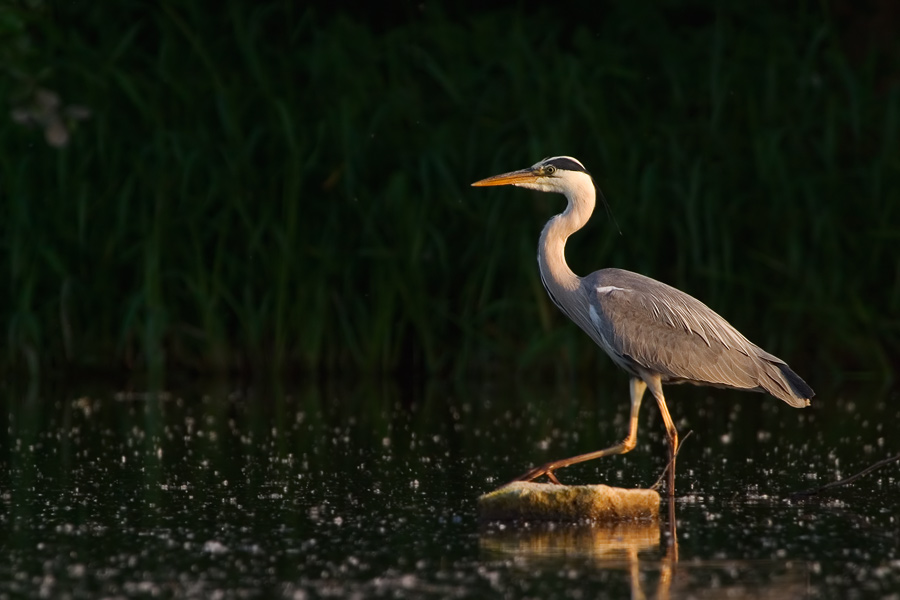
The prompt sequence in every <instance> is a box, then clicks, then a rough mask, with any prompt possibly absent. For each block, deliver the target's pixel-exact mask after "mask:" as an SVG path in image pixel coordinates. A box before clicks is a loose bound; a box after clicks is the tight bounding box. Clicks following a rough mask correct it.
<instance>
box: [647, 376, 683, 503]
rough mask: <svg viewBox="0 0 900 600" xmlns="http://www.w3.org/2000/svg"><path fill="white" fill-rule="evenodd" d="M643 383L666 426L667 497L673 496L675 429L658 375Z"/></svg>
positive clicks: (676, 445)
mask: <svg viewBox="0 0 900 600" xmlns="http://www.w3.org/2000/svg"><path fill="white" fill-rule="evenodd" d="M645 381H646V382H647V385H648V387H649V388H650V393H651V394H653V397H654V398H656V403H657V404H659V412H660V413H661V414H662V418H663V423H664V424H665V426H666V435H667V436H668V438H669V485H668V488H669V497H670V498H671V497H672V496H674V495H675V455H676V454H678V431H677V430H676V429H675V423H674V422H673V421H672V416H671V415H670V414H669V408H668V407H667V406H666V398H665V396H663V391H662V381H661V380H660V378H659V375H650V376H648V377H647V378H646V379H645Z"/></svg>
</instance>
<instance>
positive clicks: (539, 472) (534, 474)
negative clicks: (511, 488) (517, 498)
mask: <svg viewBox="0 0 900 600" xmlns="http://www.w3.org/2000/svg"><path fill="white" fill-rule="evenodd" d="M555 467H556V463H547V464H546V465H542V466H540V467H535V468H533V469H531V470H530V471H528V472H526V473H523V474H522V475H519V476H518V477H516V478H515V479H513V480H512V481H511V482H510V483H512V482H513V481H534V480H535V479H537V478H538V477H542V476H543V475H546V476H547V479H549V480H550V483H555V484H556V485H562V482H561V481H560V480H559V479H557V478H556V474H555V473H554V472H553V469H554V468H555Z"/></svg>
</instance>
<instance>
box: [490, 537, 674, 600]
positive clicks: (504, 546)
mask: <svg viewBox="0 0 900 600" xmlns="http://www.w3.org/2000/svg"><path fill="white" fill-rule="evenodd" d="M659 544H660V531H659V523H658V522H656V521H630V522H623V523H615V524H610V523H536V524H527V523H526V524H521V523H520V524H508V525H500V524H495V525H491V526H487V527H486V528H485V529H484V530H483V531H482V532H481V536H480V546H481V551H482V554H483V555H484V556H485V557H486V558H487V559H489V560H490V559H497V558H502V557H511V558H513V561H512V564H513V565H514V566H515V568H517V569H521V570H523V571H525V572H533V571H534V569H535V566H536V565H541V566H548V565H549V566H554V565H555V566H560V567H562V566H566V565H568V566H570V567H571V565H572V564H573V563H576V562H577V563H580V564H581V565H582V567H586V566H590V567H592V568H598V569H615V570H621V571H625V572H627V574H628V579H629V584H630V588H631V597H632V598H646V597H647V596H646V593H645V591H644V590H645V584H646V582H645V579H646V578H647V577H646V575H647V574H648V572H650V571H652V570H655V571H656V573H657V581H656V590H655V594H654V597H657V598H664V597H667V595H668V588H669V586H670V584H671V573H672V565H673V564H674V562H675V560H676V559H675V550H674V546H673V547H671V548H669V552H668V553H666V554H665V555H664V556H663V557H662V558H660V559H658V560H653V559H652V558H648V559H645V560H643V561H642V560H641V559H640V556H639V555H641V554H644V555H649V556H651V557H652V556H653V555H655V554H658V553H659V549H660V546H659Z"/></svg>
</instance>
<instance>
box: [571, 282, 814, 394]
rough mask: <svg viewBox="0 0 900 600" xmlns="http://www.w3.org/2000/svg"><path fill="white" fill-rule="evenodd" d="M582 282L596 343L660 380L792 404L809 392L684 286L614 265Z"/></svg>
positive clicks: (773, 358) (781, 365) (776, 361)
mask: <svg viewBox="0 0 900 600" xmlns="http://www.w3.org/2000/svg"><path fill="white" fill-rule="evenodd" d="M585 283H586V284H587V285H588V286H589V288H588V289H587V290H586V291H587V292H588V293H589V294H591V296H589V298H590V303H591V305H592V307H594V310H592V314H591V317H592V320H593V321H594V323H593V324H594V325H595V327H597V329H598V333H600V334H601V337H602V338H603V341H604V342H605V343H607V344H609V346H611V348H612V349H613V350H614V351H615V352H616V353H618V354H620V355H621V356H622V357H624V358H625V360H627V361H633V362H634V363H635V364H637V365H639V366H640V367H642V368H644V369H646V370H648V371H651V372H654V373H658V374H659V375H660V376H661V377H662V379H663V381H669V382H679V381H689V382H693V383H701V384H706V385H714V386H722V387H731V388H738V389H746V390H758V391H767V392H769V393H770V394H772V395H774V396H776V397H778V398H781V399H782V400H785V401H786V402H788V403H789V404H791V405H794V406H805V405H806V404H807V402H806V401H805V399H806V398H809V397H810V396H811V395H812V390H809V389H808V386H806V384H805V383H803V382H802V380H800V379H799V377H797V375H796V374H794V373H793V371H791V370H790V369H789V368H788V367H787V365H786V364H785V363H784V361H782V360H781V359H779V358H778V357H776V356H773V355H772V354H769V353H768V352H766V351H765V350H763V349H762V348H760V347H758V346H756V345H755V344H753V343H752V342H750V341H749V340H748V339H747V338H745V337H744V336H743V335H741V333H740V332H739V331H738V330H737V329H735V328H734V327H733V326H732V325H731V324H730V323H728V322H727V321H726V320H725V319H723V318H722V317H721V316H719V315H718V314H717V313H716V312H714V311H713V310H712V309H710V308H709V307H708V306H706V305H705V304H703V303H702V302H700V301H699V300H697V299H696V298H694V297H692V296H689V295H688V294H685V293H684V292H681V291H679V290H677V289H675V288H673V287H671V286H668V285H666V284H664V283H661V282H659V281H656V280H654V279H650V278H649V277H644V276H643V275H638V274H637V273H631V272H629V271H621V270H618V269H605V270H603V271H598V272H597V273H594V275H592V276H591V277H590V278H589V280H586V281H585ZM791 376H793V377H794V378H796V379H797V380H799V381H800V382H801V383H802V385H803V387H802V388H801V389H797V386H796V385H793V386H792V385H791V383H792V380H791ZM804 388H805V389H804ZM807 391H808V392H809V394H808V395H807V394H805V392H807Z"/></svg>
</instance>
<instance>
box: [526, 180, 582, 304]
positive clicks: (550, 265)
mask: <svg viewBox="0 0 900 600" xmlns="http://www.w3.org/2000/svg"><path fill="white" fill-rule="evenodd" d="M566 198H567V199H568V201H569V205H568V206H567V207H566V210H565V211H564V212H563V213H562V214H559V215H556V216H555V217H553V218H552V219H550V220H549V221H547V224H546V225H544V230H543V231H542V232H541V241H540V244H539V245H538V265H540V269H541V278H542V279H543V280H544V285H547V286H553V287H559V288H563V289H565V290H569V291H572V290H575V289H577V288H578V286H579V283H580V281H581V278H580V277H578V275H576V274H575V273H573V272H572V269H570V268H569V265H568V264H566V240H567V239H569V236H570V235H572V234H573V233H575V232H576V231H578V230H579V229H581V228H582V227H584V225H585V223H587V222H588V219H590V218H591V213H592V212H594V204H595V203H596V191H595V190H594V186H593V184H592V183H590V180H589V179H587V178H585V182H584V184H583V185H579V186H578V187H575V188H573V189H572V190H571V192H570V193H568V194H566ZM551 292H552V290H551Z"/></svg>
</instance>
